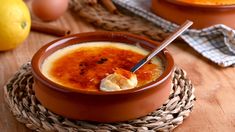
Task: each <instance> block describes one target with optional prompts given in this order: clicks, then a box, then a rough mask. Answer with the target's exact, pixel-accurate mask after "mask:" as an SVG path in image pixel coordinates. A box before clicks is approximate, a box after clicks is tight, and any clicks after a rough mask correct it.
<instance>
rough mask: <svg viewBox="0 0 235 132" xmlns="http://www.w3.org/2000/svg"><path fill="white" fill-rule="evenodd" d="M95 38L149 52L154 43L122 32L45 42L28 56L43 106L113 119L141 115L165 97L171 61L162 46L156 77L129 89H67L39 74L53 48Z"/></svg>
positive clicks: (77, 116) (92, 118) (76, 115)
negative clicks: (31, 56) (134, 46)
mask: <svg viewBox="0 0 235 132" xmlns="http://www.w3.org/2000/svg"><path fill="white" fill-rule="evenodd" d="M99 41H109V42H121V43H125V44H128V45H136V44H138V45H139V46H141V47H142V48H144V49H146V50H149V51H150V50H152V49H153V48H154V47H155V46H156V45H158V43H156V42H154V41H151V40H149V39H146V38H144V37H140V36H136V35H132V34H128V33H122V32H90V33H81V34H76V35H71V36H66V37H63V38H61V39H58V40H55V41H52V42H50V43H48V44H46V45H45V46H43V47H42V48H41V49H39V50H38V51H37V53H36V54H35V55H34V56H33V59H32V71H33V75H34V79H35V83H34V90H35V95H36V97H37V99H38V100H39V101H40V102H41V103H42V105H43V106H45V107H46V108H48V109H49V110H51V111H52V112H54V113H57V114H59V115H62V116H65V117H68V118H71V119H78V120H87V121H97V122H117V121H127V120H130V119H135V118H138V117H142V116H145V115H147V114H148V113H150V112H152V111H154V110H155V109H157V108H159V107H160V106H161V105H162V104H163V103H164V102H165V101H166V100H167V99H168V97H169V95H170V87H171V75H172V71H173V69H174V61H173V58H172V56H171V55H170V53H169V52H168V51H167V50H166V49H164V50H163V51H161V52H160V53H159V54H158V57H159V58H160V59H161V62H162V63H163V66H164V71H163V73H162V74H161V75H160V77H158V78H157V79H156V80H155V81H153V82H150V83H148V84H146V85H144V86H140V87H137V88H133V89H129V90H123V91H113V92H103V91H85V90H79V89H71V88H68V87H65V86H62V85H59V84H57V83H55V82H53V81H51V80H49V79H48V78H46V77H45V76H44V75H43V74H42V72H41V66H42V64H43V62H44V60H45V59H46V58H47V57H48V56H50V55H51V54H52V53H54V52H55V51H57V50H59V49H62V48H64V47H67V46H71V45H74V44H80V43H84V42H99ZM77 59H79V58H77Z"/></svg>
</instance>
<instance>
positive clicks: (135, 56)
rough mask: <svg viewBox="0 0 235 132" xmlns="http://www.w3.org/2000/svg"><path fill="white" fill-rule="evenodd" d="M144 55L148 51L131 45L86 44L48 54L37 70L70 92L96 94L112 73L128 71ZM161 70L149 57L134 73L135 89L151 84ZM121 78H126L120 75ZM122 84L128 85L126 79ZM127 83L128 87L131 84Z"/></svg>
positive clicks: (158, 64)
mask: <svg viewBox="0 0 235 132" xmlns="http://www.w3.org/2000/svg"><path fill="white" fill-rule="evenodd" d="M147 54H148V51H146V50H144V49H143V48H140V47H138V46H134V45H127V44H123V43H117V42H86V43H80V44H75V45H71V46H68V47H65V48H62V49H60V50H57V51H56V52H54V53H52V54H51V55H49V56H48V57H47V58H46V59H45V60H44V62H43V63H42V65H41V71H42V73H43V75H44V76H45V77H47V78H48V79H49V80H51V81H53V82H55V83H57V84H59V85H62V86H65V87H68V88H71V89H79V90H85V91H100V90H102V89H100V84H101V80H102V79H104V78H105V77H107V76H109V75H111V74H113V73H115V72H116V73H120V70H118V69H124V70H127V71H129V70H130V69H131V68H132V67H133V66H134V65H135V64H136V63H137V62H138V61H139V60H141V59H142V58H144V57H145V56H146V55H147ZM163 71H164V66H163V65H162V62H161V60H160V59H159V58H157V57H155V58H153V59H152V60H151V61H150V62H148V63H147V64H145V65H144V66H143V67H142V68H140V69H139V70H138V71H136V72H135V75H136V78H137V80H138V83H137V86H136V87H140V86H143V85H145V84H147V83H150V82H152V81H155V80H156V79H157V78H158V77H159V76H160V75H161V74H162V72H163ZM122 73H123V72H122ZM135 75H134V76H135ZM119 77H120V76H118V78H119ZM125 77H127V76H125V75H124V78H125ZM121 78H122V77H121ZM127 78H128V77H127ZM125 81H127V82H128V80H125ZM128 83H131V85H132V82H128ZM134 83H135V82H134ZM128 85H129V84H128ZM105 88H107V87H106V86H105ZM103 91H115V90H109V89H108V90H103Z"/></svg>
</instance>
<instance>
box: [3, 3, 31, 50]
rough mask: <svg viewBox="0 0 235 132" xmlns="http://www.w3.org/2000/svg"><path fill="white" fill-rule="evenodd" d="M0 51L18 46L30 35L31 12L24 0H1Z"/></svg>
mask: <svg viewBox="0 0 235 132" xmlns="http://www.w3.org/2000/svg"><path fill="white" fill-rule="evenodd" d="M0 3H1V4H0V51H4V50H10V49H13V48H16V47H17V46H18V45H19V44H21V43H22V42H23V41H24V40H25V39H26V38H27V36H28V34H29V31H30V27H31V18H30V13H29V10H28V8H27V6H26V5H25V3H24V2H23V1H22V0H0Z"/></svg>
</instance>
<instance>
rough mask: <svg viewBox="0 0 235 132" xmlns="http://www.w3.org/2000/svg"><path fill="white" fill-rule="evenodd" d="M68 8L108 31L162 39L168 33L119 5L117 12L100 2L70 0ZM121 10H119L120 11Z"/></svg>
mask: <svg viewBox="0 0 235 132" xmlns="http://www.w3.org/2000/svg"><path fill="white" fill-rule="evenodd" d="M70 9H71V10H72V11H73V13H74V14H76V15H78V16H79V17H81V18H83V19H84V20H86V21H87V22H89V23H91V24H93V25H95V26H96V27H99V28H102V29H104V30H108V31H126V32H130V33H134V34H138V35H142V36H146V37H149V38H151V39H153V40H157V41H162V40H164V38H166V37H167V36H168V35H169V32H168V31H165V30H164V29H162V28H161V27H159V26H157V25H154V24H153V23H151V22H148V21H146V20H144V19H143V18H141V17H138V16H136V15H134V14H132V13H130V12H129V11H127V10H125V9H123V8H121V7H119V8H118V11H119V13H117V14H113V13H110V12H109V11H107V10H106V9H105V8H104V7H103V6H102V5H101V4H99V3H97V4H94V5H90V4H88V0H70ZM120 11H121V12H120Z"/></svg>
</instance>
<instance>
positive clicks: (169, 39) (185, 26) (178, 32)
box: [131, 20, 193, 73]
mask: <svg viewBox="0 0 235 132" xmlns="http://www.w3.org/2000/svg"><path fill="white" fill-rule="evenodd" d="M192 24H193V22H192V21H189V20H187V21H185V22H184V23H183V24H182V25H181V26H180V27H179V28H178V29H177V30H176V31H175V32H174V33H172V34H171V35H170V36H169V37H167V38H166V39H165V40H164V41H163V42H162V44H161V45H160V46H159V47H157V48H156V49H154V50H153V51H152V52H151V53H150V54H148V55H147V56H146V57H145V58H143V59H142V60H140V61H139V62H138V63H137V64H136V65H135V66H133V67H132V68H131V72H133V73H134V72H135V71H137V70H138V69H139V68H141V67H142V66H143V65H144V64H145V63H147V62H148V61H149V60H151V59H152V58H153V57H154V56H155V55H156V54H158V53H159V52H160V51H161V50H162V49H164V48H165V47H166V46H168V45H169V44H170V43H171V42H172V41H174V40H175V39H176V38H177V37H178V36H179V35H181V34H182V33H183V32H184V31H185V30H186V29H188V28H189V27H190V26H191V25H192Z"/></svg>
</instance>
